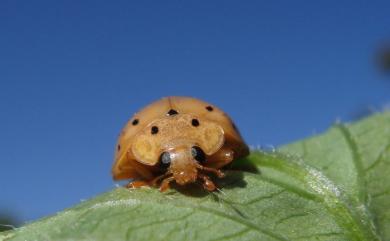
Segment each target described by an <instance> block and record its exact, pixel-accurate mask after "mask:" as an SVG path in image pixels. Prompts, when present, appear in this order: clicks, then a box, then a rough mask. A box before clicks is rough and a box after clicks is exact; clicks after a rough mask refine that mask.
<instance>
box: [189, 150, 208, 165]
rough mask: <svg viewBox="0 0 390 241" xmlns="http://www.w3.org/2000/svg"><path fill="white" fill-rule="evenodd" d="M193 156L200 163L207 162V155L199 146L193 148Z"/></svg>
mask: <svg viewBox="0 0 390 241" xmlns="http://www.w3.org/2000/svg"><path fill="white" fill-rule="evenodd" d="M191 154H192V156H193V157H194V159H195V160H197V161H198V162H199V163H204V162H205V161H206V154H205V153H204V152H203V150H202V149H201V148H200V147H199V146H193V147H192V148H191Z"/></svg>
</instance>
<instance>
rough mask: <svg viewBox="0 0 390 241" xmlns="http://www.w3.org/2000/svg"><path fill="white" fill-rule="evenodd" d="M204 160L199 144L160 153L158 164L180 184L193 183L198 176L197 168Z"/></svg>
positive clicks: (204, 155)
mask: <svg viewBox="0 0 390 241" xmlns="http://www.w3.org/2000/svg"><path fill="white" fill-rule="evenodd" d="M205 161H206V154H205V153H204V151H203V150H202V149H201V148H200V147H199V146H180V147H176V148H173V149H171V150H169V151H164V152H163V153H162V154H161V155H160V159H159V165H160V167H161V168H162V169H163V170H166V172H168V173H171V174H172V175H173V177H174V179H175V181H176V182H177V183H178V184H180V185H185V184H187V183H193V182H195V181H196V179H197V178H198V169H199V168H201V167H202V164H204V162H205Z"/></svg>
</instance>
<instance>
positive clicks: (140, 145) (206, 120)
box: [112, 96, 249, 180]
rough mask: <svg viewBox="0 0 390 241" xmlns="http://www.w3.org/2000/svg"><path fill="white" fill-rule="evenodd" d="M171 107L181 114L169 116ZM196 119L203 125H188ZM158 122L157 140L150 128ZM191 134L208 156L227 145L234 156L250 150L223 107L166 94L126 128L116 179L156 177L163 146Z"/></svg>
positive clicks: (117, 154)
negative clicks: (156, 166)
mask: <svg viewBox="0 0 390 241" xmlns="http://www.w3.org/2000/svg"><path fill="white" fill-rule="evenodd" d="M170 110H171V111H172V112H173V113H174V114H176V112H177V113H178V115H172V116H169V115H168V114H167V113H168V112H169V111H170ZM194 118H197V119H199V120H200V121H201V125H200V127H202V128H199V129H196V130H195V129H193V128H191V126H190V125H186V124H185V123H187V124H188V123H190V120H191V119H194ZM155 122H156V123H158V126H159V127H160V132H159V134H161V135H159V137H158V138H157V139H155V138H156V137H153V135H151V134H150V128H149V127H152V126H153V125H154V123H155ZM162 126H163V127H162ZM164 126H170V127H172V126H174V127H175V129H176V130H177V131H172V130H173V129H172V128H170V130H171V131H170V132H168V131H165V133H164ZM156 136H157V135H156ZM190 137H191V138H193V139H194V142H195V143H197V144H198V145H199V146H201V147H202V149H204V151H205V152H206V154H208V155H211V154H214V153H216V152H218V150H219V149H221V148H222V147H224V146H225V147H228V148H230V149H231V150H232V151H233V153H234V159H237V158H240V157H243V156H246V155H247V154H248V153H249V149H248V146H247V145H246V144H245V142H244V141H243V139H242V137H241V135H240V133H239V131H238V130H237V129H236V127H235V125H234V124H233V122H232V120H231V119H230V118H229V116H228V115H227V114H225V113H224V112H223V111H222V110H220V109H219V108H217V107H215V106H214V105H210V104H209V103H206V102H204V101H201V100H198V99H195V98H190V97H176V96H173V97H166V98H163V99H161V100H158V101H156V102H154V103H152V104H150V105H148V106H146V107H145V108H144V109H142V110H141V111H139V112H138V113H136V114H135V115H134V116H133V118H131V119H130V120H129V121H128V123H127V124H126V126H125V127H124V128H123V130H122V132H121V135H120V137H119V140H118V143H117V150H116V152H115V163H114V165H113V167H112V174H113V177H114V179H115V180H120V179H129V178H143V179H145V178H146V179H150V178H153V171H154V170H155V169H156V168H155V167H154V166H155V164H156V163H157V161H158V156H159V155H160V152H161V148H166V147H167V146H169V144H170V143H174V142H175V141H176V140H180V139H181V138H190ZM205 165H206V166H207V164H205Z"/></svg>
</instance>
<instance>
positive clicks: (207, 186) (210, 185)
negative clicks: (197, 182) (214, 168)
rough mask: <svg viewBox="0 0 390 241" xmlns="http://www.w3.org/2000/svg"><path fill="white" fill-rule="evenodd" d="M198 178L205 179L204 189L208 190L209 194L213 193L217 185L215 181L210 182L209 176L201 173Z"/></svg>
mask: <svg viewBox="0 0 390 241" xmlns="http://www.w3.org/2000/svg"><path fill="white" fill-rule="evenodd" d="M198 177H200V178H202V179H203V181H204V182H203V187H204V189H206V190H207V191H209V192H212V191H214V190H215V184H214V183H213V181H211V180H210V178H209V177H208V176H206V175H203V174H201V173H199V174H198Z"/></svg>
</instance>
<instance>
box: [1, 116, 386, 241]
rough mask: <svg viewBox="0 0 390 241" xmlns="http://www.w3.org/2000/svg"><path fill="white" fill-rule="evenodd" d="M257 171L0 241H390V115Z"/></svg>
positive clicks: (102, 201) (262, 155)
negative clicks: (210, 188)
mask: <svg viewBox="0 0 390 241" xmlns="http://www.w3.org/2000/svg"><path fill="white" fill-rule="evenodd" d="M251 165H252V166H251ZM253 165H254V166H253ZM248 166H250V167H252V168H249V169H251V170H252V171H253V169H257V170H258V172H257V173H256V172H246V171H245V172H242V171H234V170H232V171H229V172H228V175H227V177H226V178H224V179H220V180H218V186H220V187H222V188H221V190H220V191H218V192H214V193H207V192H204V191H202V190H201V189H199V188H197V187H185V188H178V189H177V190H173V189H171V190H169V191H167V192H166V193H160V192H159V191H158V190H156V189H152V188H141V189H136V190H128V189H125V188H117V189H115V190H113V191H111V192H108V193H105V194H102V195H100V196H98V197H96V198H93V199H90V200H89V201H86V202H83V203H81V204H79V205H78V206H76V207H73V208H70V209H67V210H64V211H62V212H60V213H58V214H56V215H54V216H52V217H48V218H45V219H42V220H39V221H36V222H34V223H31V224H28V225H26V226H24V227H21V228H18V229H16V230H14V231H7V232H5V233H2V234H0V240H9V241H10V240H304V241H306V240H316V241H318V240H329V241H338V240H340V241H341V240H343V241H345V240H348V241H375V240H377V241H379V240H381V241H386V240H390V175H389V174H390V113H384V114H378V115H375V116H373V117H370V118H367V119H365V120H363V121H360V122H358V123H355V124H352V125H341V124H338V125H336V126H334V127H332V128H331V129H330V130H329V131H327V132H326V133H324V134H322V135H319V136H315V137H312V138H309V139H307V140H304V141H300V142H296V143H293V144H290V145H287V146H284V147H282V148H281V149H280V151H275V152H261V151H256V152H253V153H252V154H251V155H250V156H249V157H248V158H247V159H244V160H240V161H238V162H236V163H235V165H234V166H233V168H238V167H240V168H243V167H245V169H247V168H246V167H248Z"/></svg>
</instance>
